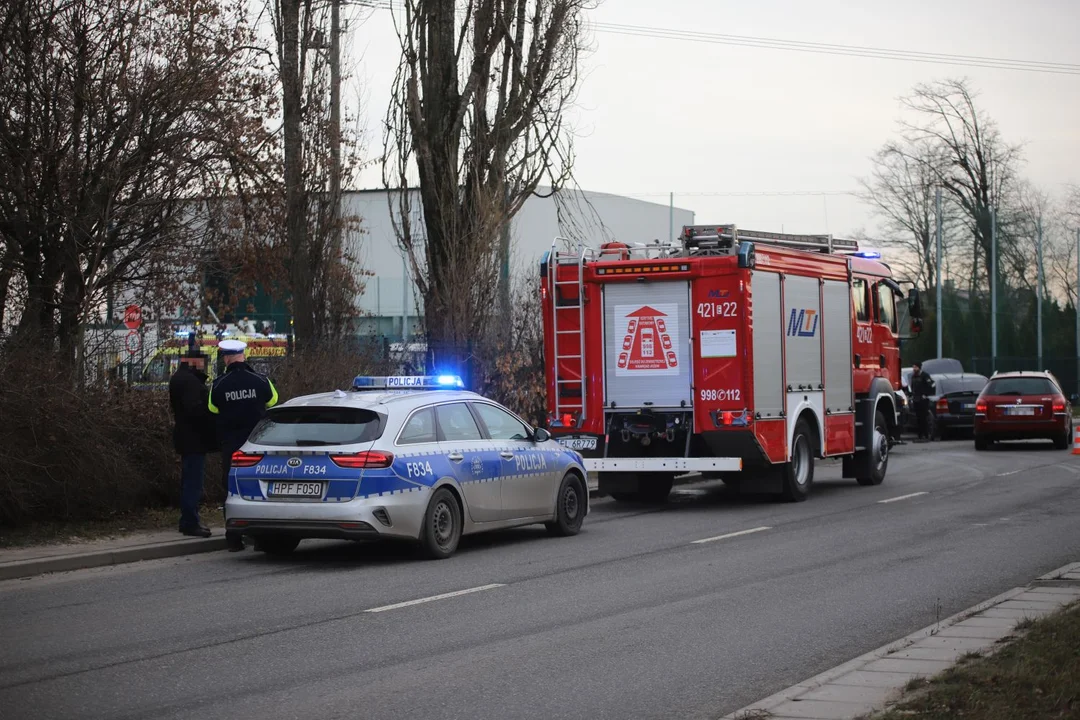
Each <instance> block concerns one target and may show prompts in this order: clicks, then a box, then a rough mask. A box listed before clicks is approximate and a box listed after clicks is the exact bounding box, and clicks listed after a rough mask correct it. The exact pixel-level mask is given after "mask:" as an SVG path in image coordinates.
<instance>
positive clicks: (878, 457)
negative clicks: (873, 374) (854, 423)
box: [856, 410, 889, 487]
mask: <svg viewBox="0 0 1080 720" xmlns="http://www.w3.org/2000/svg"><path fill="white" fill-rule="evenodd" d="M869 451H870V474H869V475H867V476H866V477H861V478H857V479H856V482H858V483H859V484H860V485H863V486H867V487H868V486H871V485H880V484H881V483H882V482H883V481H884V480H885V473H886V472H887V471H888V469H889V427H888V425H887V424H886V423H885V416H884V415H883V414H882V413H881V411H880V410H878V411H877V412H875V413H874V437H873V439H872V440H871V441H870V448H869Z"/></svg>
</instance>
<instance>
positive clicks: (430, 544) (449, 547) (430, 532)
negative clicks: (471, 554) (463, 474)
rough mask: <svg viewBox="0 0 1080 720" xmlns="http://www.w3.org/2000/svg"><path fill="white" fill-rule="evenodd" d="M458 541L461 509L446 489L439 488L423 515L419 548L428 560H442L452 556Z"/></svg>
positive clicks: (459, 537)
mask: <svg viewBox="0 0 1080 720" xmlns="http://www.w3.org/2000/svg"><path fill="white" fill-rule="evenodd" d="M460 540H461V508H460V507H459V506H458V503H457V498H455V497H454V494H453V493H451V492H450V491H449V490H447V489H446V488H439V489H438V490H436V491H435V493H434V494H433V495H432V496H431V501H430V502H429V503H428V507H427V512H425V513H424V529H423V531H422V532H421V533H420V546H421V548H422V549H423V551H424V554H425V555H427V556H428V557H429V558H431V559H433V560H444V559H446V558H448V557H450V556H451V555H453V554H454V551H455V550H457V546H458V542H459V541H460Z"/></svg>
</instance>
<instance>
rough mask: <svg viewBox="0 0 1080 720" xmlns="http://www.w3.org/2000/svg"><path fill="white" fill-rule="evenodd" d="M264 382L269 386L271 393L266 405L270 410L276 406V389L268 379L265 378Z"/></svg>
mask: <svg viewBox="0 0 1080 720" xmlns="http://www.w3.org/2000/svg"><path fill="white" fill-rule="evenodd" d="M266 382H267V383H268V384H269V385H270V392H271V395H270V402H268V403H266V407H268V408H272V407H274V406H275V405H277V401H278V395H277V388H276V387H274V383H273V382H271V381H270V378H266Z"/></svg>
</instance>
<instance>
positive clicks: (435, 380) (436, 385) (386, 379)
mask: <svg viewBox="0 0 1080 720" xmlns="http://www.w3.org/2000/svg"><path fill="white" fill-rule="evenodd" d="M464 387H465V383H464V382H462V380H461V378H460V377H458V376H457V375H375V376H373V375H358V376H356V378H355V379H354V380H353V390H460V389H462V388H464Z"/></svg>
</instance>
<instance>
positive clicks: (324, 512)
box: [225, 376, 589, 558]
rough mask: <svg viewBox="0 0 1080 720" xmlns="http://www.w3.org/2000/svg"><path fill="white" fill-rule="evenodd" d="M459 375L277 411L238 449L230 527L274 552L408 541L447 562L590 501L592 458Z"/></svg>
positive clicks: (573, 512)
mask: <svg viewBox="0 0 1080 720" xmlns="http://www.w3.org/2000/svg"><path fill="white" fill-rule="evenodd" d="M461 387H462V383H461V380H460V378H458V377H456V376H434V377H416V376H396V377H376V378H373V377H358V378H356V380H355V382H354V385H353V389H352V390H351V391H341V390H338V391H335V392H332V393H324V394H319V395H307V396H304V397H298V398H295V399H293V400H290V401H288V402H286V403H283V404H281V405H278V406H277V407H275V408H272V409H271V410H270V411H269V412H268V413H267V415H266V417H265V418H264V419H263V420H262V421H261V422H260V423H259V424H258V425H257V426H256V427H255V429H254V430H253V431H252V433H251V437H250V438H249V439H248V442H247V443H246V444H245V445H244V446H243V447H242V448H241V449H240V450H239V451H238V452H236V453H234V454H233V457H232V470H231V472H230V474H229V496H228V499H227V500H226V503H225V517H226V527H227V528H228V529H229V530H236V531H239V532H241V533H243V534H244V535H247V536H250V537H252V538H254V539H255V546H256V548H257V549H259V550H263V551H265V552H267V553H270V554H275V555H281V554H287V553H290V552H292V551H293V550H294V549H296V546H297V545H298V544H299V542H300V541H301V540H302V539H304V538H343V539H349V540H364V539H372V538H402V539H409V540H415V541H419V543H420V544H421V547H422V549H423V550H424V552H425V554H427V555H428V556H430V557H434V558H446V557H449V556H450V555H451V554H453V552H454V550H455V549H456V548H457V546H458V541H459V540H460V539H461V536H462V535H467V534H470V533H476V532H482V531H484V530H497V529H501V528H508V527H515V526H519V525H530V524H533V523H544V524H545V525H546V526H547V528H548V529H549V531H551V532H552V533H553V534H556V535H574V534H576V533H577V532H578V531H579V530H580V529H581V524H582V521H583V520H584V518H585V515H586V513H588V510H589V493H588V489H587V486H586V483H585V477H586V473H585V468H584V465H583V462H582V458H581V455H579V454H578V453H576V452H574V451H573V450H568V449H566V448H564V447H563V446H562V445H560V444H559V443H557V442H555V441H554V440H552V439H551V437H550V435H549V434H548V433H547V431H546V430H543V429H536V428H532V427H529V425H527V424H526V423H524V422H523V421H522V420H521V419H520V418H518V417H517V416H516V415H514V414H513V413H512V412H510V411H509V410H507V409H506V408H504V407H502V406H501V405H499V404H498V403H495V402H493V401H491V400H488V399H486V398H484V397H482V396H480V395H477V394H475V393H471V392H466V391H464V390H462V389H461Z"/></svg>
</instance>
